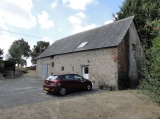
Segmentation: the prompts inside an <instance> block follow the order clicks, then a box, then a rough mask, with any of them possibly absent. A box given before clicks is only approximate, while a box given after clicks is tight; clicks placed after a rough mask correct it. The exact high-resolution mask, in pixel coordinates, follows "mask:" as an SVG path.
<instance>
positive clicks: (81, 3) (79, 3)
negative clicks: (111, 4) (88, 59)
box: [62, 0, 97, 10]
mask: <svg viewBox="0 0 160 119" xmlns="http://www.w3.org/2000/svg"><path fill="white" fill-rule="evenodd" d="M62 2H63V4H65V5H67V6H68V7H70V8H72V9H75V10H85V8H86V5H88V4H91V3H94V2H95V3H97V0H62Z"/></svg>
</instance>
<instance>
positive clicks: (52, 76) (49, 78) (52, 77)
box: [46, 75, 58, 80]
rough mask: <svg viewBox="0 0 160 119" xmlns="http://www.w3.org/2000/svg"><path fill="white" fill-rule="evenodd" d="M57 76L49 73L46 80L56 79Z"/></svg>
mask: <svg viewBox="0 0 160 119" xmlns="http://www.w3.org/2000/svg"><path fill="white" fill-rule="evenodd" d="M57 78H58V76H55V75H51V76H49V77H48V78H47V79H46V80H56V79H57Z"/></svg>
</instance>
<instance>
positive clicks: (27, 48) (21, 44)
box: [13, 38, 31, 58]
mask: <svg viewBox="0 0 160 119" xmlns="http://www.w3.org/2000/svg"><path fill="white" fill-rule="evenodd" d="M13 44H16V45H18V46H19V47H20V49H21V51H22V55H23V57H26V58H28V57H29V56H30V52H31V50H30V45H29V44H28V42H26V41H25V40H24V39H23V38H21V39H18V40H15V41H14V42H13Z"/></svg>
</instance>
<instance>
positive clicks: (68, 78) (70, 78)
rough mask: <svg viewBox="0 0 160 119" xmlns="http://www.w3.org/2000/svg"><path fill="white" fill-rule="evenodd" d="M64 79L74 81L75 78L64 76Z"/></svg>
mask: <svg viewBox="0 0 160 119" xmlns="http://www.w3.org/2000/svg"><path fill="white" fill-rule="evenodd" d="M64 79H66V80H73V76H72V75H66V76H64Z"/></svg>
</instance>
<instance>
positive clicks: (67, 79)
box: [63, 74, 76, 91]
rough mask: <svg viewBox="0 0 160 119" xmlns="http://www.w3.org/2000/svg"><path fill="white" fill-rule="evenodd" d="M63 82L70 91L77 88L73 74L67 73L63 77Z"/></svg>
mask: <svg viewBox="0 0 160 119" xmlns="http://www.w3.org/2000/svg"><path fill="white" fill-rule="evenodd" d="M63 82H64V86H66V87H67V89H68V90H69V91H73V90H75V89H76V82H75V80H74V78H73V75H72V74H67V75H65V76H64V78H63Z"/></svg>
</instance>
